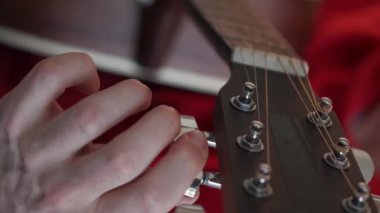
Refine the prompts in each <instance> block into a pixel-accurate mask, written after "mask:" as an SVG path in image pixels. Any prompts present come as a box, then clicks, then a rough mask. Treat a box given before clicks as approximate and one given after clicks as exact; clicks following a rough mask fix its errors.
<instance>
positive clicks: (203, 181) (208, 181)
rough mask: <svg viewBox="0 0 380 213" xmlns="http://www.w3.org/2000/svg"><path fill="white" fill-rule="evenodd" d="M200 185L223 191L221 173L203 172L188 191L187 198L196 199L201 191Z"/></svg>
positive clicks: (186, 192)
mask: <svg viewBox="0 0 380 213" xmlns="http://www.w3.org/2000/svg"><path fill="white" fill-rule="evenodd" d="M200 185H204V186H207V187H210V188H214V189H221V188H222V181H221V179H220V173H218V172H208V171H201V172H200V173H198V175H197V176H196V177H195V179H194V180H193V182H192V183H191V185H190V187H189V188H187V189H186V191H185V193H184V195H185V196H186V197H190V198H194V197H195V195H196V194H197V192H198V190H199V186H200Z"/></svg>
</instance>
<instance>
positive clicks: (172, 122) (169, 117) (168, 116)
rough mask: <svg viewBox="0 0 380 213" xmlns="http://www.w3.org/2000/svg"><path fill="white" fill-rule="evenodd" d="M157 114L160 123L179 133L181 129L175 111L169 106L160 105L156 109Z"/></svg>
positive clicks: (177, 114)
mask: <svg viewBox="0 0 380 213" xmlns="http://www.w3.org/2000/svg"><path fill="white" fill-rule="evenodd" d="M156 110H157V112H158V114H159V115H160V116H161V117H162V119H161V120H162V121H163V122H165V125H167V126H169V127H171V128H173V129H175V130H176V132H179V130H180V128H181V124H180V117H179V113H178V112H177V110H176V109H174V108H173V107H170V106H166V105H162V106H158V107H157V108H156Z"/></svg>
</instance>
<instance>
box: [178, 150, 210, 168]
mask: <svg viewBox="0 0 380 213" xmlns="http://www.w3.org/2000/svg"><path fill="white" fill-rule="evenodd" d="M182 145H184V146H177V147H176V148H175V150H173V151H174V152H175V153H176V155H177V156H178V159H180V160H179V161H180V162H186V168H188V169H189V170H192V171H199V170H200V169H201V168H202V167H203V164H204V163H205V160H206V159H205V158H204V157H203V156H200V155H201V154H200V153H204V152H203V151H200V150H199V148H198V147H196V146H195V145H192V144H191V143H186V144H182Z"/></svg>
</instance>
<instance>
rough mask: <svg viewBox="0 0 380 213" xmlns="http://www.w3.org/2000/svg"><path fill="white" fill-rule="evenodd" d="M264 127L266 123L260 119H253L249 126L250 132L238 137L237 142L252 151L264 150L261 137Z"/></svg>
mask: <svg viewBox="0 0 380 213" xmlns="http://www.w3.org/2000/svg"><path fill="white" fill-rule="evenodd" d="M263 128H264V124H263V123H261V122H260V121H252V123H251V125H250V126H249V133H248V134H246V135H242V136H239V137H237V138H236V142H237V144H238V145H239V146H240V147H241V148H243V149H245V150H247V151H250V152H261V151H263V149H264V145H263V143H262V141H261V138H260V136H261V133H262V131H263Z"/></svg>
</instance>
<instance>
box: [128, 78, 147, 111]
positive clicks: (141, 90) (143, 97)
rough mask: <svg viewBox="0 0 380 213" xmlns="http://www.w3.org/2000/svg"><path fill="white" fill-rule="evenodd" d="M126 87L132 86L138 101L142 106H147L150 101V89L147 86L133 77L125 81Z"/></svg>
mask: <svg viewBox="0 0 380 213" xmlns="http://www.w3.org/2000/svg"><path fill="white" fill-rule="evenodd" d="M125 84H126V85H127V87H129V88H132V89H133V91H134V93H135V94H137V97H139V98H140V103H141V105H142V107H143V108H147V107H148V106H149V105H150V103H151V101H152V91H151V90H150V89H149V87H148V86H146V85H145V84H143V83H141V82H140V81H138V80H135V79H128V80H126V81H125Z"/></svg>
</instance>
